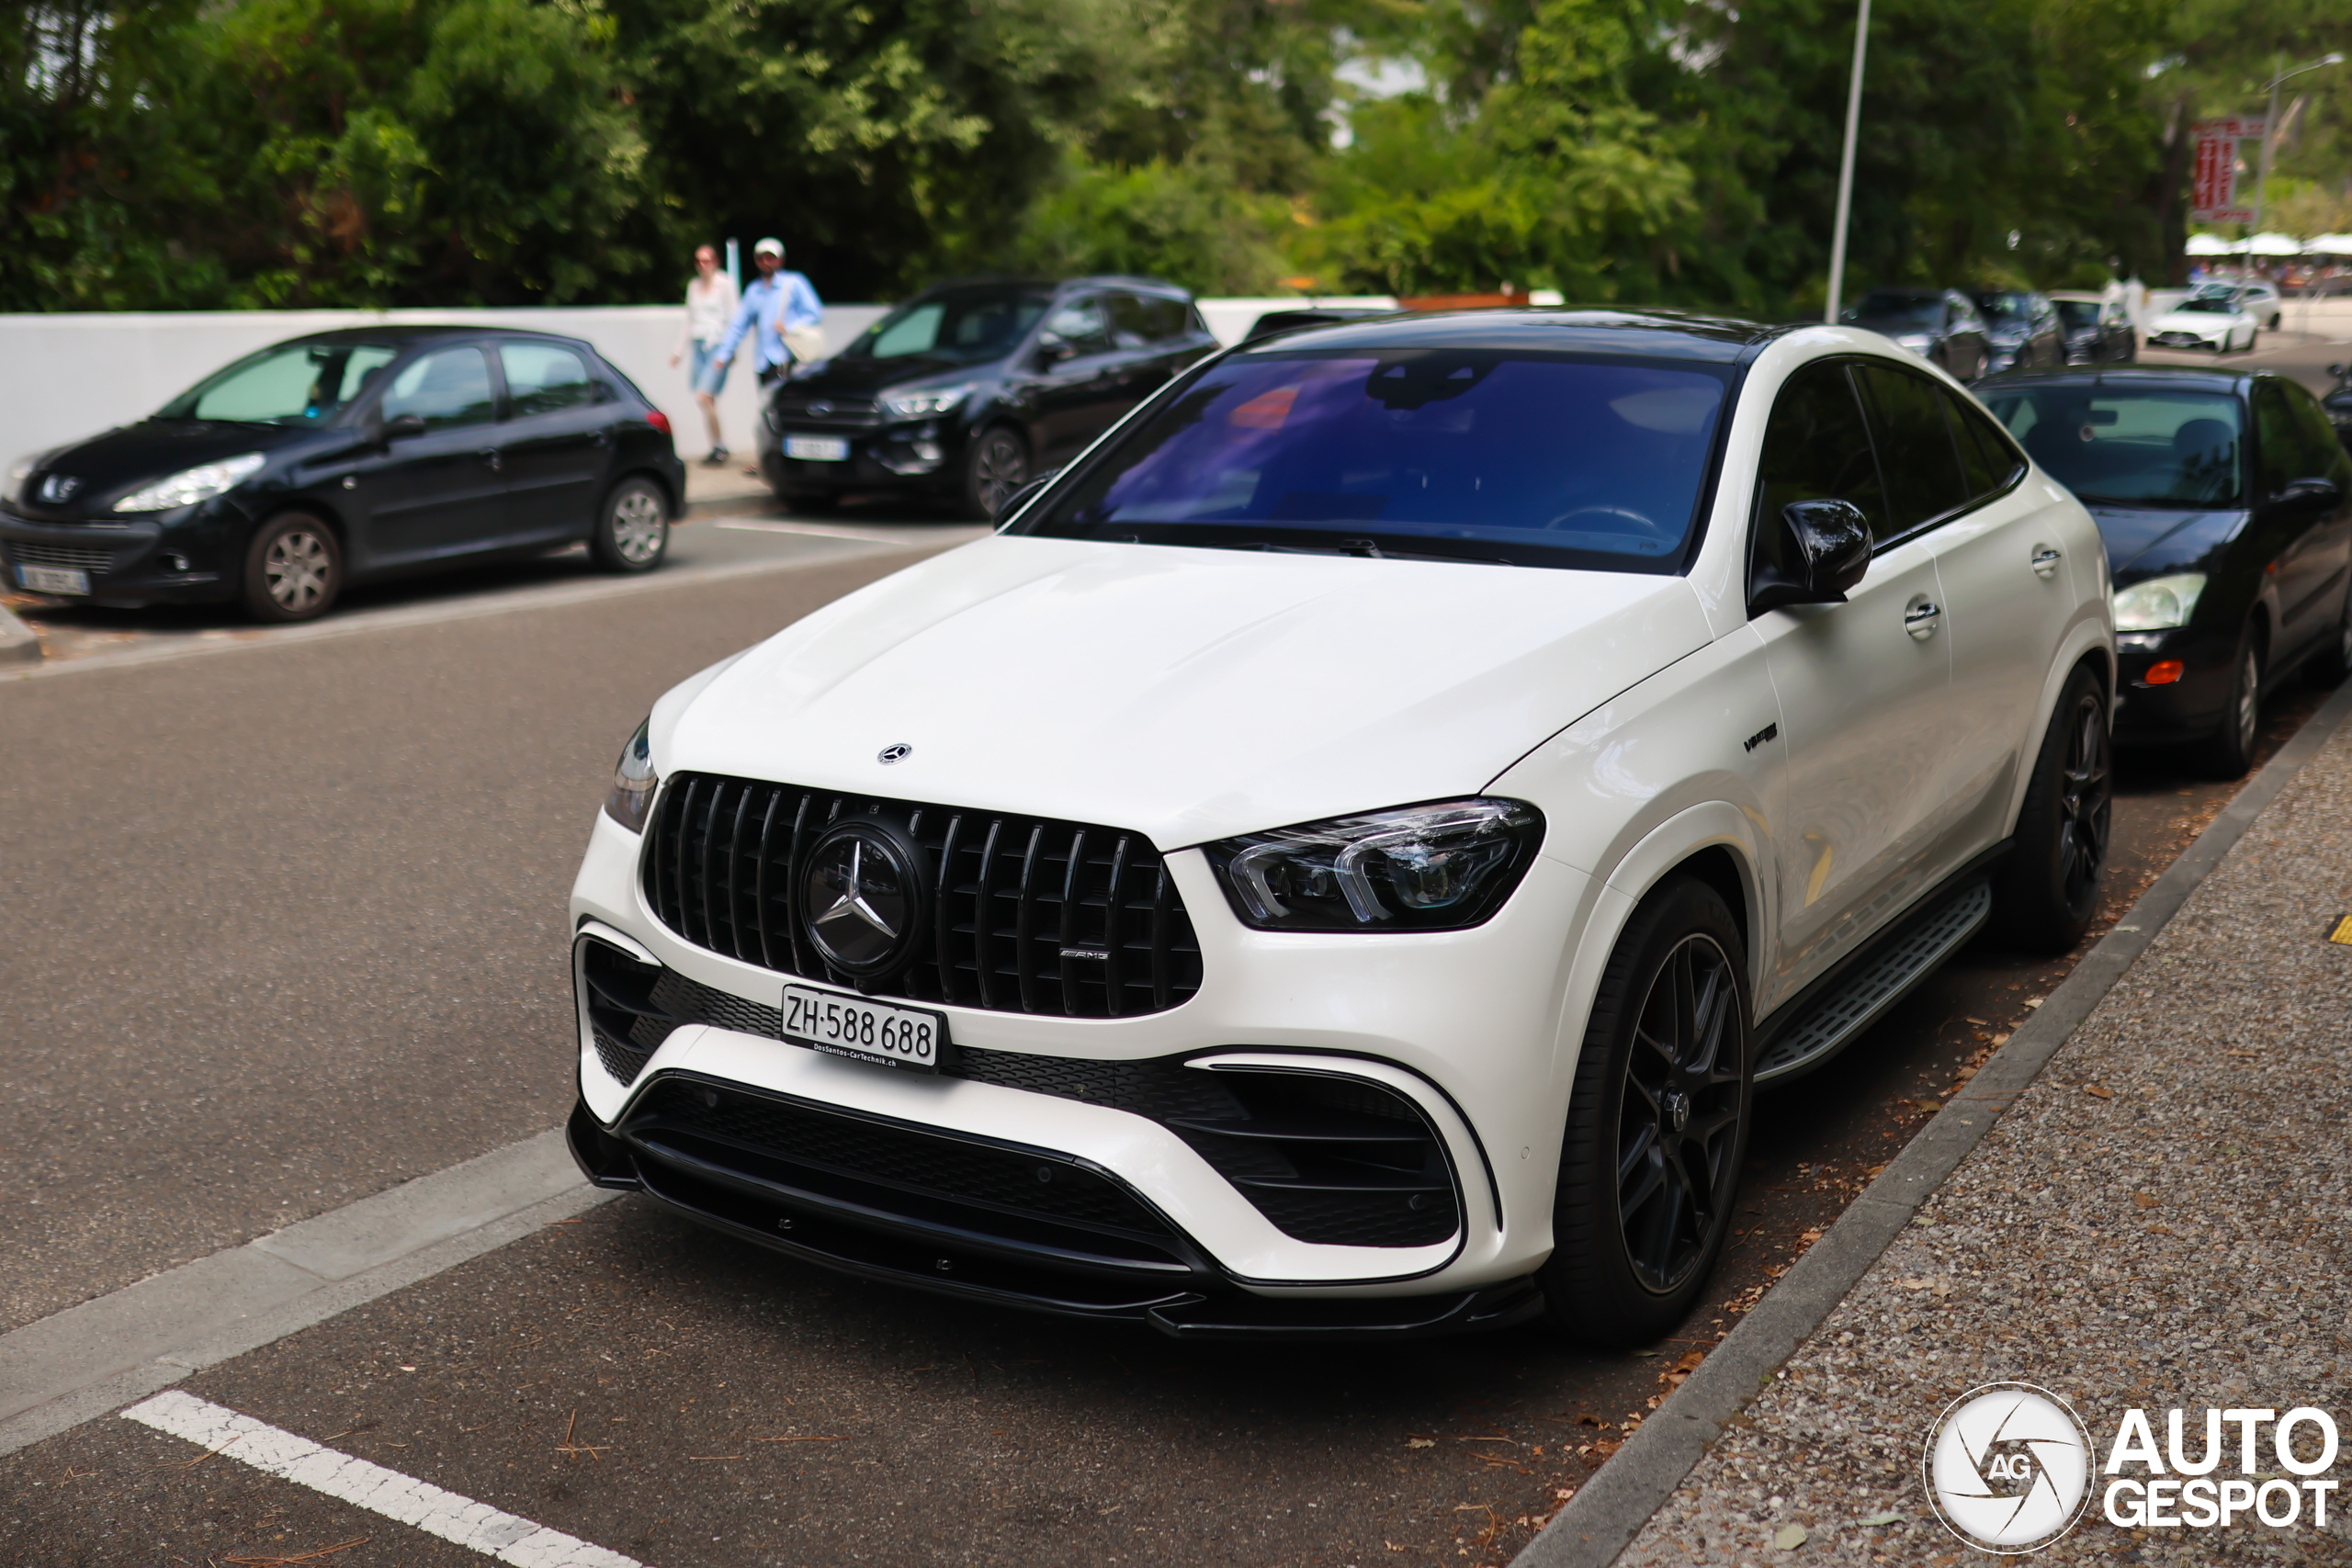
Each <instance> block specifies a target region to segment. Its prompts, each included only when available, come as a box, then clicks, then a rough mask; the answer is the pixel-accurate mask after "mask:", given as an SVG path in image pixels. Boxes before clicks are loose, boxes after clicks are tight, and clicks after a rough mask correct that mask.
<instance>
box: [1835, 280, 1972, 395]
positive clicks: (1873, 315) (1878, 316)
mask: <svg viewBox="0 0 2352 1568" xmlns="http://www.w3.org/2000/svg"><path fill="white" fill-rule="evenodd" d="M1838 320H1839V321H1843V322H1845V323H1847V324H1848V325H1849V326H1857V327H1860V328H1863V329H1864V330H1865V331H1868V332H1874V333H1883V335H1885V336H1887V337H1891V338H1893V339H1894V341H1895V344H1896V345H1897V346H1899V347H1902V348H1907V349H1909V350H1910V351H1911V352H1912V353H1914V354H1916V355H1918V356H1919V357H1920V358H1922V359H1924V360H1926V361H1928V363H1929V364H1930V365H1936V366H1939V367H1942V368H1943V369H1944V370H1945V371H1947V372H1948V373H1950V374H1951V377H1952V378H1953V379H1955V380H1960V381H1973V380H1974V379H1976V378H1977V377H1979V376H1982V375H1983V374H1985V364H1986V362H1987V361H1988V360H1989V359H1990V358H1991V357H1992V353H1993V347H1992V340H1991V339H1989V338H1987V337H1986V336H1985V323H1984V321H1982V320H1980V319H1979V318H1978V316H1977V314H1976V307H1975V305H1974V304H1973V303H1972V302H1971V301H1970V299H1969V298H1968V296H1967V295H1965V294H1962V293H1961V292H1960V291H1959V290H1958V289H1955V288H1873V289H1871V291H1870V292H1869V293H1867V294H1865V295H1863V296H1862V297H1861V298H1860V299H1858V300H1856V301H1855V302H1854V303H1853V304H1851V305H1849V306H1848V307H1847V308H1846V310H1845V312H1844V314H1842V315H1840V316H1839V317H1838Z"/></svg>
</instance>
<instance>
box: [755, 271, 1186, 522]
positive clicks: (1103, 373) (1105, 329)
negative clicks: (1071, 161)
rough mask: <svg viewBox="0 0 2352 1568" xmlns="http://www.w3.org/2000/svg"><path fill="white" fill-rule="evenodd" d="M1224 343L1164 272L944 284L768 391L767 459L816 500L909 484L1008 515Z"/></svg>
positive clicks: (795, 490) (768, 471)
mask: <svg viewBox="0 0 2352 1568" xmlns="http://www.w3.org/2000/svg"><path fill="white" fill-rule="evenodd" d="M1216 346H1217V344H1216V339H1215V338H1214V337H1212V336H1211V335H1210V334H1209V330H1208V328H1207V326H1206V325H1204V323H1203V322H1202V321H1201V315H1200V312H1199V311H1198V310H1195V309H1193V297H1192V295H1191V294H1189V293H1187V292H1186V291H1185V290H1183V289H1182V288H1177V287H1176V286H1175V285H1174V284H1172V283H1163V282H1161V281H1159V279H1157V278H1150V277H1081V278H1075V279H1072V280H1070V281H1069V282H1066V283H1054V282H1051V281H1048V280H1046V279H1042V278H1027V277H984V278H961V279H958V280H956V281H955V282H952V283H943V284H940V285H939V286H938V287H937V288H931V289H928V290H926V291H925V292H923V293H922V294H919V295H917V296H915V298H913V299H910V300H908V301H907V302H906V303H905V304H903V305H900V306H899V307H898V308H897V309H896V310H892V311H891V312H890V313H889V314H888V315H887V316H885V317H883V318H882V319H881V320H880V321H876V322H875V323H874V324H873V325H872V326H870V327H868V328H866V329H865V332H863V333H859V334H858V337H857V340H856V341H855V342H854V343H852V344H850V345H849V346H848V347H847V348H845V349H843V350H842V352H841V353H839V354H837V355H833V356H832V357H831V359H826V360H821V361H819V362H817V363H815V364H812V365H809V366H804V367H800V368H799V369H798V370H797V373H796V374H794V375H793V376H792V377H791V378H789V379H786V380H783V381H779V382H778V383H776V385H775V387H774V388H772V389H770V391H769V393H768V399H767V411H766V415H765V417H764V418H763V421H762V429H761V431H760V435H759V443H760V447H759V449H760V470H761V472H763V473H764V474H765V475H766V476H767V479H768V482H769V483H770V484H771V485H773V486H775V491H776V493H777V494H778V495H780V496H782V497H783V498H784V500H785V501H786V502H788V503H789V504H791V505H793V506H796V507H798V508H801V509H803V510H817V509H820V508H823V507H826V506H830V505H831V504H832V503H833V502H836V501H838V500H839V499H840V498H841V497H842V495H843V494H845V493H847V492H849V491H912V492H917V493H921V494H926V495H933V496H939V497H944V498H946V499H949V500H952V501H954V502H958V503H960V504H961V505H962V506H963V507H964V509H965V510H966V511H967V513H971V514H973V515H977V516H980V517H994V516H995V515H996V514H997V512H998V511H999V509H1000V508H1001V507H1002V506H1003V504H1004V501H1005V498H1006V497H1007V496H1010V495H1011V494H1012V492H1013V491H1017V490H1019V489H1020V488H1021V487H1022V486H1023V485H1024V484H1026V483H1027V482H1028V481H1029V480H1030V479H1032V478H1033V477H1035V475H1037V474H1040V473H1044V472H1046V470H1048V469H1051V468H1059V467H1060V466H1061V465H1062V464H1064V463H1066V462H1068V461H1069V459H1070V458H1071V457H1075V456H1077V454H1078V453H1079V452H1080V450H1081V449H1083V448H1084V447H1085V446H1086V445H1087V444H1088V443H1089V442H1091V441H1092V440H1093V439H1094V438H1095V437H1096V436H1098V435H1100V434H1103V432H1104V431H1105V430H1108V429H1109V428H1110V427H1111V426H1112V424H1113V423H1115V422H1116V421H1117V420H1118V419H1119V417H1120V416H1121V415H1122V414H1125V412H1127V411H1128V410H1129V409H1131V408H1133V407H1135V406H1136V404H1137V403H1139V402H1141V401H1142V400H1144V399H1145V398H1147V397H1148V396H1150V395H1151V393H1152V392H1153V391H1155V390H1157V389H1159V386H1160V384H1161V383H1162V382H1164V381H1166V380H1167V379H1168V378H1170V376H1173V375H1174V374H1175V373H1176V372H1177V371H1179V370H1181V369H1182V368H1183V367H1185V366H1187V365H1190V364H1192V363H1193V361H1194V360H1196V359H1198V358H1200V357H1201V356H1202V355H1204V354H1208V353H1211V352H1214V351H1215V350H1216Z"/></svg>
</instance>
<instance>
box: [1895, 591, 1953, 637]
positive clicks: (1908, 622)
mask: <svg viewBox="0 0 2352 1568" xmlns="http://www.w3.org/2000/svg"><path fill="white" fill-rule="evenodd" d="M1943 618H1944V607H1943V606H1942V605H1940V604H1934V603H1932V602H1930V601H1928V600H1926V599H1922V600H1920V601H1919V602H1918V603H1917V604H1914V605H1912V606H1911V607H1910V608H1909V609H1907V610H1905V611H1904V612H1903V629H1904V630H1905V631H1906V632H1909V633H1910V634H1911V637H1912V640H1913V641H1915V642H1925V641H1927V640H1928V638H1929V637H1933V636H1935V635H1936V627H1937V626H1939V625H1940V624H1941V623H1942V621H1943Z"/></svg>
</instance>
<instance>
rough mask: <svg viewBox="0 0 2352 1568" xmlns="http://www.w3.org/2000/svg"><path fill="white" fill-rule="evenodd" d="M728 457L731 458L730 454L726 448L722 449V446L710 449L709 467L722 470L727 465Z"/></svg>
mask: <svg viewBox="0 0 2352 1568" xmlns="http://www.w3.org/2000/svg"><path fill="white" fill-rule="evenodd" d="M730 456H732V454H730V453H729V451H728V450H727V448H726V447H724V446H714V447H712V448H711V449H710V461H711V466H712V467H713V468H724V467H726V465H727V459H728V458H729V457H730Z"/></svg>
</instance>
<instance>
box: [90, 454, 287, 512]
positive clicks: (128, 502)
mask: <svg viewBox="0 0 2352 1568" xmlns="http://www.w3.org/2000/svg"><path fill="white" fill-rule="evenodd" d="M267 461H268V458H266V457H264V456H263V455H262V454H261V453H259V452H248V453H246V454H245V455H244V456H243V457H223V458H222V459H221V460H220V461H219V462H217V463H204V464H200V465H198V467H196V468H189V469H187V470H185V471H184V472H181V473H176V474H174V475H173V476H172V477H171V478H170V479H158V480H156V481H155V482H154V483H153V484H151V485H149V486H148V487H147V488H146V489H145V490H135V491H131V492H130V494H129V495H126V496H124V497H123V498H122V499H121V500H120V501H118V502H115V503H114V509H115V510H116V511H117V512H168V511H170V510H171V509H172V508H173V507H175V506H193V505H195V504H196V503H197V502H199V501H209V500H210V499H211V498H212V497H214V496H216V495H220V494H221V493H222V492H223V491H231V490H234V489H235V488H236V487H237V485H238V484H239V483H240V482H241V481H243V479H245V477H246V476H247V475H249V474H251V473H253V472H254V470H255V469H257V468H260V467H261V466H262V464H264V463H266V462H267Z"/></svg>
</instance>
